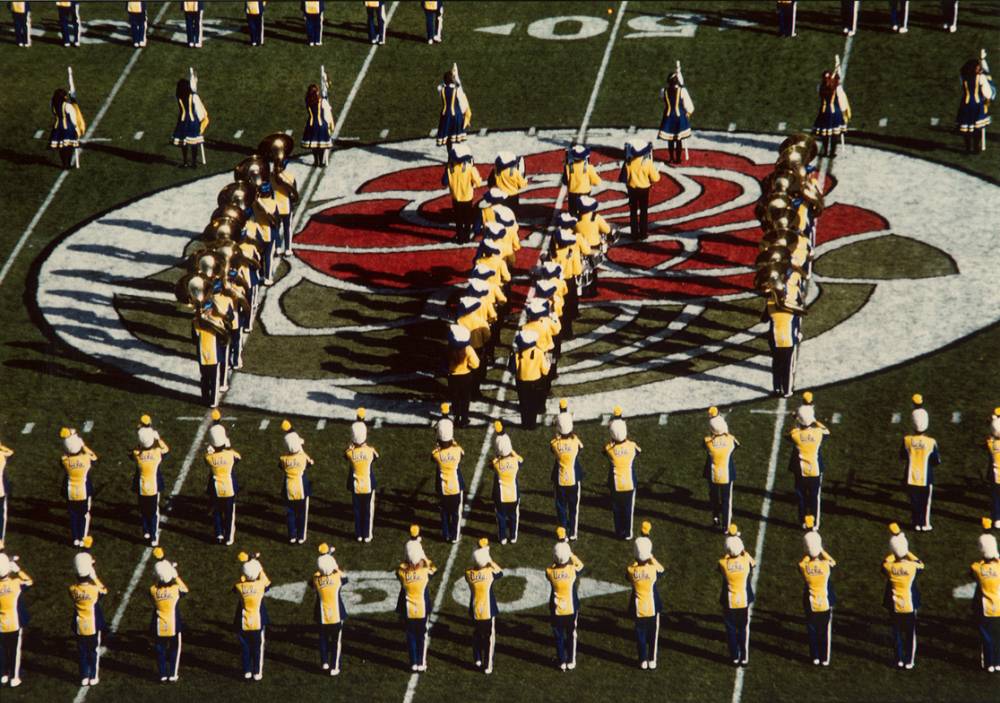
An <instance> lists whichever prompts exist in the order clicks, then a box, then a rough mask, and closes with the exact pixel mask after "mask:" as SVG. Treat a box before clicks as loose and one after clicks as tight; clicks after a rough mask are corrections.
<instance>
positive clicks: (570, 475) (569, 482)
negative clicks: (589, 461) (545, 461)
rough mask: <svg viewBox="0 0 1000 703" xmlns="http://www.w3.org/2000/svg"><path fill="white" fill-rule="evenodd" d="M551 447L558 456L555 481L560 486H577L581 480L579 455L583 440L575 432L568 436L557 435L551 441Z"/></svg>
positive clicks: (556, 456)
mask: <svg viewBox="0 0 1000 703" xmlns="http://www.w3.org/2000/svg"><path fill="white" fill-rule="evenodd" d="M549 447H550V448H551V449H552V454H553V455H555V458H556V465H555V468H554V470H553V473H554V479H555V481H554V482H555V483H558V484H559V485H560V486H575V485H576V484H577V482H579V481H580V476H579V473H580V470H579V463H578V457H579V455H580V450H581V449H583V442H582V441H580V438H579V437H577V436H576V435H575V434H571V435H569V436H568V437H564V436H563V435H557V436H556V437H554V438H553V439H552V441H551V442H549Z"/></svg>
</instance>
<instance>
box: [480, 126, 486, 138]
mask: <svg viewBox="0 0 1000 703" xmlns="http://www.w3.org/2000/svg"><path fill="white" fill-rule="evenodd" d="M486 132H487V129H486V128H485V127H483V128H482V129H480V130H479V136H480V137H485V136H486Z"/></svg>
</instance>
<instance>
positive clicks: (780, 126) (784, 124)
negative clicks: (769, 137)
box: [778, 122, 788, 132]
mask: <svg viewBox="0 0 1000 703" xmlns="http://www.w3.org/2000/svg"><path fill="white" fill-rule="evenodd" d="M786 129H788V123H787V122H779V123H778V131H779V132H784V131H785V130H786Z"/></svg>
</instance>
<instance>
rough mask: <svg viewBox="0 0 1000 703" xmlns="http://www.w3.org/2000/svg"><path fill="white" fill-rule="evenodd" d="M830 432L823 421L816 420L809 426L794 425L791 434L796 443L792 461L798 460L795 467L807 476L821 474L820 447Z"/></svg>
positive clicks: (802, 474) (800, 473) (793, 441)
mask: <svg viewBox="0 0 1000 703" xmlns="http://www.w3.org/2000/svg"><path fill="white" fill-rule="evenodd" d="M828 434H830V430H828V429H827V428H826V427H824V426H823V425H822V424H821V423H819V422H816V423H813V424H812V425H809V427H794V428H792V430H791V432H789V436H790V437H791V440H792V443H793V444H794V445H795V453H794V454H793V456H792V461H793V462H795V461H796V460H797V462H798V463H797V466H793V469H795V470H797V471H798V472H799V475H801V476H803V477H805V478H811V477H816V476H819V475H820V473H821V472H822V469H823V467H822V462H821V459H820V447H821V446H822V445H823V438H824V437H826V436H827V435H828Z"/></svg>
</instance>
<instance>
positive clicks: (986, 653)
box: [0, 534, 1000, 674]
mask: <svg viewBox="0 0 1000 703" xmlns="http://www.w3.org/2000/svg"><path fill="white" fill-rule="evenodd" d="M979 549H980V551H981V552H982V554H983V558H982V559H980V560H979V561H977V562H975V563H974V564H972V566H971V567H970V568H971V569H972V575H973V576H974V577H975V579H976V592H975V595H973V597H972V614H973V617H975V619H976V621H977V625H978V627H979V637H980V639H981V640H982V646H983V654H982V666H983V668H984V669H986V670H987V671H988V672H990V673H991V674H992V673H994V672H997V671H1000V552H998V551H997V538H996V537H994V536H993V535H990V534H983V535H980V536H979ZM0 583H2V581H0Z"/></svg>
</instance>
